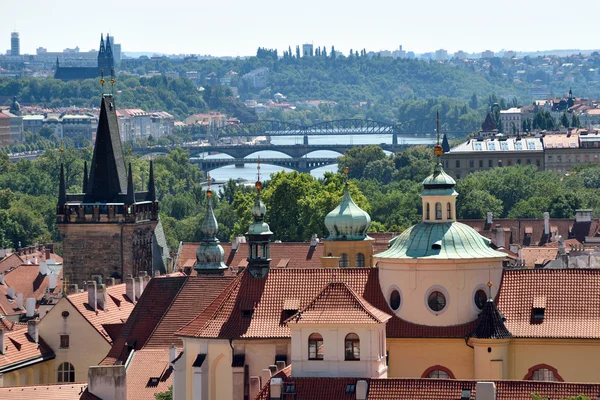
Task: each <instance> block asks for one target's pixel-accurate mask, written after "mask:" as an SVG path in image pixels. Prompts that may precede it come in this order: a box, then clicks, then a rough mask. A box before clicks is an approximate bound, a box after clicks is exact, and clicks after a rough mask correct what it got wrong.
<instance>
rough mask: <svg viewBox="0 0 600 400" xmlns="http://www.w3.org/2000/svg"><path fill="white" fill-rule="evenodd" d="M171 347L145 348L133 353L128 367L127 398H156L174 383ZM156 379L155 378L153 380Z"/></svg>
mask: <svg viewBox="0 0 600 400" xmlns="http://www.w3.org/2000/svg"><path fill="white" fill-rule="evenodd" d="M172 372H173V371H172V369H171V368H170V367H169V349H144V350H138V351H136V352H135V353H134V354H133V359H132V360H131V362H130V364H129V367H128V368H127V400H148V399H154V395H155V394H156V393H159V392H166V391H167V390H169V386H171V385H172V384H173V376H172ZM151 379H155V380H151Z"/></svg>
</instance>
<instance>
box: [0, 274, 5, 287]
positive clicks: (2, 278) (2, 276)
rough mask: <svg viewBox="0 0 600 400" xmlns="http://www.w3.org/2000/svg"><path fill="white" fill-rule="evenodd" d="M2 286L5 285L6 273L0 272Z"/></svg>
mask: <svg viewBox="0 0 600 400" xmlns="http://www.w3.org/2000/svg"><path fill="white" fill-rule="evenodd" d="M0 285H4V272H0Z"/></svg>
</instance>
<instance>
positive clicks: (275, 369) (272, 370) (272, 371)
mask: <svg viewBox="0 0 600 400" xmlns="http://www.w3.org/2000/svg"><path fill="white" fill-rule="evenodd" d="M269 371H271V376H273V375H275V374H276V373H277V365H269Z"/></svg>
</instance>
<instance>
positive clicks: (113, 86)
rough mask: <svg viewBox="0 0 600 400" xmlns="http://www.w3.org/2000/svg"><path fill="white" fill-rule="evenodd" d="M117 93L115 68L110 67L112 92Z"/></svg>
mask: <svg viewBox="0 0 600 400" xmlns="http://www.w3.org/2000/svg"><path fill="white" fill-rule="evenodd" d="M114 93H115V69H114V68H111V69H110V94H114Z"/></svg>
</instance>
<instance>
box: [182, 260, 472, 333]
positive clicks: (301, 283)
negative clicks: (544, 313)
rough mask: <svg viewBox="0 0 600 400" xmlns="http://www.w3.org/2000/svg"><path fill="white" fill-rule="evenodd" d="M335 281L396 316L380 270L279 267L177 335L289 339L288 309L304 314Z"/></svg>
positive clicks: (411, 328) (242, 283) (235, 289)
mask: <svg viewBox="0 0 600 400" xmlns="http://www.w3.org/2000/svg"><path fill="white" fill-rule="evenodd" d="M331 282H344V283H345V284H346V285H347V286H348V287H349V288H350V289H352V290H353V291H354V292H355V293H356V294H357V295H358V296H360V297H362V298H363V299H364V300H365V301H366V302H368V303H369V304H371V305H372V306H373V307H375V308H377V309H379V310H380V311H383V312H384V313H388V314H390V315H393V312H392V311H391V310H390V309H389V307H388V304H387V302H386V300H385V298H384V297H383V294H382V293H381V288H380V285H379V271H378V270H377V269H376V268H356V269H354V268H344V269H322V268H319V269H289V268H283V269H282V268H275V269H271V271H270V272H269V274H268V275H267V277H266V278H252V277H251V276H250V274H249V273H248V272H247V271H246V270H245V271H244V272H242V273H241V274H240V275H238V277H237V278H236V279H235V281H234V282H233V283H232V285H231V286H230V287H229V288H228V289H226V290H225V291H224V292H223V293H222V294H221V296H219V297H218V298H217V299H216V300H215V301H214V302H213V304H212V305H211V306H210V307H209V308H208V309H207V310H206V311H205V312H203V313H202V314H200V315H199V316H198V317H197V318H195V319H194V320H193V321H192V322H190V323H189V324H188V325H187V326H185V327H184V328H182V329H181V330H179V331H178V332H177V334H178V335H181V336H193V337H207V338H221V339H230V338H275V337H285V338H288V337H290V330H289V328H288V326H287V325H286V324H285V323H284V318H283V316H284V315H285V313H284V312H283V310H284V304H287V301H289V300H297V301H298V304H299V307H300V309H303V308H305V307H307V306H308V305H309V303H310V302H311V301H312V300H313V299H314V298H315V297H317V295H319V293H320V292H321V291H322V290H323V288H325V286H327V285H328V284H329V283H331ZM251 310H253V313H252V315H251V316H250V315H249V311H251ZM242 311H245V312H244V315H242ZM475 325H476V321H471V322H469V323H467V324H463V325H455V326H445V327H435V326H425V325H417V324H412V323H410V322H406V321H403V320H401V319H399V318H398V317H396V316H393V317H392V318H391V319H390V320H389V321H388V322H387V324H386V330H387V337H448V338H459V337H460V338H464V337H465V336H466V335H467V334H468V333H469V332H471V331H473V329H474V328H475Z"/></svg>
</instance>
